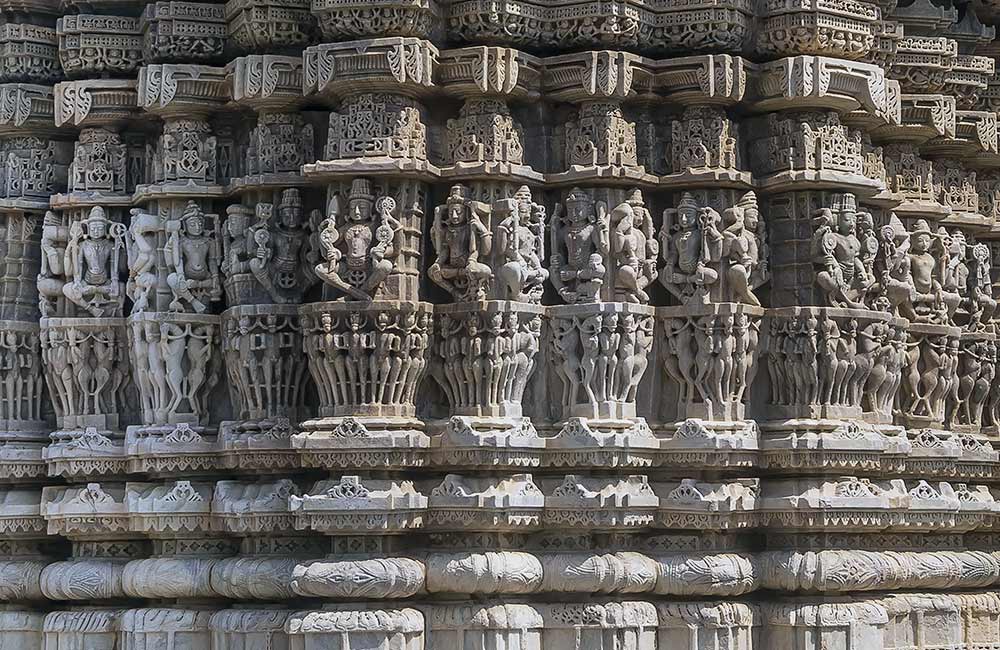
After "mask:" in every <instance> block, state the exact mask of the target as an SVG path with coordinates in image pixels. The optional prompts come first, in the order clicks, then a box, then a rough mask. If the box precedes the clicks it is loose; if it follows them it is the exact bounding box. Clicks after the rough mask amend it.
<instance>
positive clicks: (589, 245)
mask: <svg viewBox="0 0 1000 650" xmlns="http://www.w3.org/2000/svg"><path fill="white" fill-rule="evenodd" d="M563 210H564V208H563V205H562V204H556V209H555V213H554V214H553V215H552V229H551V238H552V258H551V260H550V264H549V267H550V269H551V274H552V275H551V279H552V284H553V285H554V286H555V288H556V291H558V292H559V295H560V296H561V297H562V299H563V300H565V301H566V302H567V303H570V304H573V303H585V302H595V301H597V300H598V299H599V297H600V292H601V286H602V285H603V284H604V275H605V273H606V272H607V268H606V266H605V264H606V263H607V260H608V256H609V254H610V252H611V246H610V241H609V239H610V234H609V232H608V231H609V224H608V215H607V206H606V205H605V204H604V203H603V202H602V201H597V202H595V201H594V200H593V199H592V198H591V197H590V196H589V195H588V194H586V193H584V192H583V191H582V190H581V189H579V188H576V187H574V188H573V189H572V190H570V193H569V194H568V195H567V196H566V200H565V214H563Z"/></svg>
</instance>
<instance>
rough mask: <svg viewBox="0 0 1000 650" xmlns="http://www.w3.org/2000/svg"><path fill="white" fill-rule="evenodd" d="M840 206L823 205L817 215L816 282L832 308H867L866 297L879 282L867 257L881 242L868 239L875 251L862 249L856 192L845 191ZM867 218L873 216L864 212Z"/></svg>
mask: <svg viewBox="0 0 1000 650" xmlns="http://www.w3.org/2000/svg"><path fill="white" fill-rule="evenodd" d="M837 203H839V205H835V207H834V208H833V209H831V208H820V209H819V210H817V211H816V213H815V215H814V216H813V226H814V231H813V239H812V252H813V263H814V265H815V266H816V283H817V284H818V285H819V287H820V289H821V290H822V291H823V293H824V297H825V298H826V301H827V303H828V306H831V307H850V308H854V309H863V308H864V307H865V305H864V298H865V296H866V295H867V293H868V292H869V291H870V290H871V288H872V287H873V285H874V284H875V278H874V277H873V274H872V272H871V269H869V268H868V267H866V266H865V264H864V261H863V259H866V258H867V257H868V255H867V254H869V253H870V254H871V255H874V254H875V253H876V251H877V245H878V241H877V240H875V239H871V238H866V240H865V243H866V245H867V246H868V247H869V248H871V249H872V250H865V251H863V250H862V242H861V240H860V239H859V238H858V227H857V224H858V217H859V215H858V212H857V209H856V204H855V198H854V195H853V194H843V195H841V197H840V200H839V201H837ZM863 214H864V216H863V218H864V219H865V220H867V219H870V215H867V213H863Z"/></svg>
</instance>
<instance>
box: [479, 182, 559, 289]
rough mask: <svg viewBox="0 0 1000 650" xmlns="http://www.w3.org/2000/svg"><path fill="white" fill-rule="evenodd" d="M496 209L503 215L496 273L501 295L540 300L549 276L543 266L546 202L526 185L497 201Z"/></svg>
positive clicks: (498, 235) (499, 216) (499, 228)
mask: <svg viewBox="0 0 1000 650" xmlns="http://www.w3.org/2000/svg"><path fill="white" fill-rule="evenodd" d="M493 211H494V212H495V213H496V215H497V218H498V219H500V224H499V225H498V226H497V235H496V242H495V246H496V249H497V252H498V253H499V255H500V260H501V266H500V268H499V269H497V277H496V280H497V284H498V285H499V286H498V291H497V293H498V295H499V297H500V298H501V299H503V300H519V301H522V302H532V303H538V302H540V301H541V299H542V292H543V291H544V286H543V285H544V283H545V281H546V280H547V279H548V278H549V271H548V269H545V268H542V259H543V258H544V257H545V237H544V235H543V231H544V230H545V206H543V205H539V204H538V203H535V202H533V201H532V199H531V190H530V189H528V186H527V185H522V186H521V187H520V188H518V190H517V192H515V193H514V198H511V199H503V200H500V201H497V203H496V204H495V205H494V206H493Z"/></svg>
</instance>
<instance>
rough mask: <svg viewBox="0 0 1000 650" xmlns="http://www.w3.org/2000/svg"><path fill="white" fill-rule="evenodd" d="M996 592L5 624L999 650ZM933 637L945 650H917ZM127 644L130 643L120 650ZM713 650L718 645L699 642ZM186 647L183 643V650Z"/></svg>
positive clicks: (360, 608) (168, 645) (162, 612)
mask: <svg viewBox="0 0 1000 650" xmlns="http://www.w3.org/2000/svg"><path fill="white" fill-rule="evenodd" d="M998 608H1000V598H998V596H997V594H996V593H994V592H988V591H984V592H972V593H967V594H954V595H947V594H928V593H912V594H895V595H889V596H879V597H873V598H868V599H860V600H826V599H817V598H813V599H798V600H777V599H776V600H772V601H768V602H762V603H752V602H743V601H705V602H698V601H695V602H687V601H680V602H660V601H633V600H629V601H609V600H606V599H601V598H598V599H591V600H588V601H587V602H570V603H506V602H499V603H488V602H487V603H481V604H480V603H461V604H455V603H427V604H416V605H414V606H409V607H407V606H402V605H400V606H397V607H396V608H391V607H381V608H380V607H378V606H377V605H374V604H353V605H330V606H327V607H326V608H324V609H323V610H313V611H295V610H291V609H266V610H264V609H261V610H254V609H229V610H222V611H218V610H212V609H183V608H176V607H175V608H170V607H151V608H139V609H114V608H104V609H93V610H89V611H55V612H51V613H49V614H44V613H40V612H33V611H27V610H21V609H11V610H9V611H5V612H3V613H2V615H0V631H2V633H3V634H4V637H5V639H8V640H10V641H12V642H13V643H16V644H17V645H16V647H17V648H20V649H23V650H36V649H39V648H41V647H42V643H43V639H44V643H45V644H46V645H45V647H56V646H55V644H58V647H65V646H68V647H85V648H96V647H102V648H103V647H120V648H122V650H142V649H145V648H151V647H157V648H161V647H162V648H165V649H169V650H179V649H180V648H184V649H185V650H188V649H190V650H229V649H230V648H235V647H239V648H245V649H246V650H263V649H265V648H267V649H271V648H275V649H284V648H291V649H292V650H304V649H308V650H312V649H316V648H330V649H343V650H346V649H347V648H375V647H378V648H392V649H399V650H424V649H425V648H426V649H427V650H443V649H445V648H466V649H470V650H471V649H477V648H506V649H507V650H612V649H614V648H628V649H630V650H672V649H675V648H702V647H710V648H726V649H727V650H778V649H786V648H801V647H823V648H830V649H831V650H853V649H855V648H864V649H865V650H903V649H912V648H919V649H920V650H925V649H927V648H942V649H943V648H948V649H958V648H966V647H967V646H966V643H968V644H969V646H968V647H970V648H977V649H978V648H990V647H994V646H995V645H996V644H997V642H998V640H1000V621H998ZM924 638H929V641H930V642H931V643H933V642H939V643H938V644H937V645H923V644H921V645H913V644H912V643H909V640H911V639H924ZM116 641H118V642H119V643H120V644H121V645H116ZM702 643H706V644H709V645H701V644H702ZM181 644H183V645H181Z"/></svg>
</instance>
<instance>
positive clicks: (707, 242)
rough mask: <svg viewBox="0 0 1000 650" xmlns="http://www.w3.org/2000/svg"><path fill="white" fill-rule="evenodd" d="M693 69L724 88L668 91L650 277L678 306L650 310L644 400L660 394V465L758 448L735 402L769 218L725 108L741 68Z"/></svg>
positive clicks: (751, 370) (747, 370) (753, 369)
mask: <svg viewBox="0 0 1000 650" xmlns="http://www.w3.org/2000/svg"><path fill="white" fill-rule="evenodd" d="M698 63H700V64H701V65H700V66H698V65H697V64H698ZM699 67H703V68H705V69H706V70H708V71H711V72H712V73H713V74H714V75H715V76H716V77H717V78H719V79H720V80H722V81H723V83H719V84H718V85H717V86H714V87H712V86H710V87H701V86H695V85H693V84H691V83H690V81H688V82H687V85H685V84H684V83H683V82H682V81H674V82H673V83H671V84H667V85H666V90H667V92H669V93H670V94H671V95H673V96H676V97H677V98H678V101H680V102H683V104H684V109H683V112H682V113H681V114H680V115H678V116H676V121H674V122H673V124H672V129H671V134H670V144H669V148H668V150H667V151H666V152H665V157H666V162H667V172H668V173H667V174H666V175H665V176H663V177H661V182H662V183H669V185H670V186H671V187H674V188H676V189H677V190H678V191H677V192H675V193H674V197H675V201H676V203H671V204H670V205H672V206H675V207H669V208H667V209H666V210H664V212H663V224H662V226H661V229H660V231H659V233H658V236H657V243H658V246H657V251H658V253H659V254H658V256H657V257H658V262H659V263H663V262H665V263H666V265H665V267H663V268H662V269H661V270H660V271H659V275H658V277H657V279H658V280H659V283H660V284H661V285H662V286H663V287H664V288H665V289H666V290H667V292H668V293H669V294H670V296H671V303H673V304H674V305H676V306H670V307H658V308H657V310H656V320H657V339H658V340H659V341H663V343H662V344H657V346H656V348H657V349H656V353H657V356H658V358H657V364H658V365H661V367H662V372H661V373H656V375H654V377H653V381H654V382H655V383H654V384H653V386H654V388H653V389H652V390H651V391H650V393H651V395H654V396H657V395H663V396H666V395H669V396H670V397H668V398H667V399H656V398H654V399H652V400H650V406H651V407H652V409H653V414H654V417H655V418H656V419H657V420H660V419H661V418H662V419H664V420H665V421H666V422H667V423H668V424H667V426H666V433H667V434H668V435H669V437H668V438H667V439H666V440H664V441H663V442H662V448H663V450H664V451H665V452H667V453H666V454H664V456H663V459H662V460H663V462H668V463H674V462H676V463H681V464H684V463H686V462H687V460H686V459H687V458H689V457H690V456H689V454H696V456H695V457H699V458H705V459H706V460H705V462H712V463H714V462H722V463H727V464H728V463H734V462H735V463H739V462H741V459H745V457H746V455H747V454H748V453H753V451H754V450H756V448H757V429H756V425H755V424H754V422H753V421H752V420H748V419H747V414H746V406H745V405H746V403H747V402H748V401H749V398H750V387H751V385H752V384H753V382H754V377H755V376H756V375H757V367H758V366H757V364H758V361H757V353H758V348H759V347H761V346H760V342H761V332H760V328H761V317H762V316H763V314H764V310H763V308H762V307H761V300H760V298H759V297H758V295H757V293H756V291H757V290H758V289H759V288H760V287H761V286H762V285H764V284H765V283H766V282H767V281H768V280H769V276H770V271H769V264H770V259H769V257H770V256H769V254H768V253H769V249H768V237H767V219H765V218H764V217H765V215H764V214H763V213H762V211H761V208H760V206H759V205H758V201H757V196H756V194H755V193H754V192H753V191H748V190H749V187H750V183H749V181H750V174H749V173H748V172H747V171H745V162H744V160H743V153H742V146H741V142H740V141H739V133H738V129H737V128H735V122H734V121H733V120H731V119H730V118H729V116H728V115H727V112H726V107H727V106H728V105H731V104H733V103H735V102H737V101H739V100H740V99H742V95H743V92H744V84H743V83H742V82H741V79H742V77H743V75H744V74H745V72H744V70H743V66H742V63H735V62H733V63H729V64H728V65H727V63H726V62H715V61H709V60H707V59H701V58H696V59H694V60H693V61H691V62H690V63H688V64H687V65H686V66H684V67H682V68H681V70H689V69H698V68H699ZM678 76H680V75H678ZM681 79H683V77H681ZM693 185H697V186H698V188H697V189H691V190H690V191H688V188H691V187H692V186H693ZM702 186H703V189H702ZM681 190H684V191H681ZM657 375H659V377H657ZM658 379H659V380H660V381H657V380H658ZM674 396H676V398H675V400H674V399H671V398H673V397H674ZM646 399H649V398H646ZM665 402H666V403H667V404H665ZM669 402H674V404H669ZM664 407H666V408H664ZM709 458H712V459H713V460H712V461H709V460H708V459H709ZM744 462H745V461H744Z"/></svg>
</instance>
